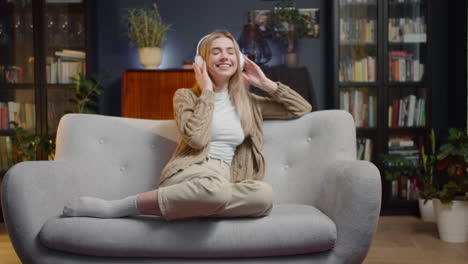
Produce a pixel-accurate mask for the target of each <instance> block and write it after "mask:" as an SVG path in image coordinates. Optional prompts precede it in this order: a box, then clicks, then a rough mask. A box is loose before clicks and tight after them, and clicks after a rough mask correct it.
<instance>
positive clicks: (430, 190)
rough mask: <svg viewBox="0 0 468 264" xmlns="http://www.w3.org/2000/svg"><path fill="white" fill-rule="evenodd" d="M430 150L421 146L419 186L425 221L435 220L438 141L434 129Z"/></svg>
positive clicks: (422, 213)
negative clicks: (427, 150)
mask: <svg viewBox="0 0 468 264" xmlns="http://www.w3.org/2000/svg"><path fill="white" fill-rule="evenodd" d="M429 145H430V151H429V152H426V150H425V147H424V145H423V146H421V167H420V171H419V173H418V174H417V175H418V179H419V183H420V187H419V199H418V200H419V201H418V202H419V212H420V213H421V219H422V220H423V221H428V222H435V215H434V206H433V203H432V199H433V198H434V197H436V194H437V187H436V183H435V177H434V176H435V171H436V170H435V165H436V162H437V153H436V141H435V133H434V129H431V132H430V134H429Z"/></svg>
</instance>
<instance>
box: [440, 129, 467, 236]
mask: <svg viewBox="0 0 468 264" xmlns="http://www.w3.org/2000/svg"><path fill="white" fill-rule="evenodd" d="M437 170H438V171H439V172H444V173H446V174H445V176H447V178H448V179H442V180H445V181H444V183H443V184H442V185H441V186H440V188H439V190H438V191H437V193H436V197H437V198H438V199H434V209H435V210H434V211H435V215H436V219H437V229H438V231H439V235H440V238H441V239H442V240H444V241H447V242H461V243H463V242H467V241H468V225H467V224H466V219H468V196H467V193H468V171H467V170H468V135H467V133H466V131H464V130H458V129H455V128H451V129H450V130H449V136H448V137H447V140H446V142H445V143H444V144H443V145H441V146H440V148H439V151H438V154H437Z"/></svg>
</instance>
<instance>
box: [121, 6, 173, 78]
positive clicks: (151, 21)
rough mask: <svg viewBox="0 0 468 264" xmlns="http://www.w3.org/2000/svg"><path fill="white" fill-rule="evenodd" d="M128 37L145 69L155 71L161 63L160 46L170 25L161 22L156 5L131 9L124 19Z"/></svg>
mask: <svg viewBox="0 0 468 264" xmlns="http://www.w3.org/2000/svg"><path fill="white" fill-rule="evenodd" d="M124 20H125V23H126V25H127V26H128V31H127V33H128V37H129V38H130V39H131V40H132V41H133V42H134V43H135V45H136V46H137V48H138V53H139V56H140V62H141V64H143V65H144V67H145V69H156V68H157V67H158V66H159V64H160V63H161V54H162V45H163V44H164V42H165V40H166V31H167V30H169V28H170V25H166V24H164V23H163V22H162V19H161V16H160V15H159V11H158V8H157V5H156V3H153V8H132V9H129V10H128V13H127V14H126V16H125V17H124Z"/></svg>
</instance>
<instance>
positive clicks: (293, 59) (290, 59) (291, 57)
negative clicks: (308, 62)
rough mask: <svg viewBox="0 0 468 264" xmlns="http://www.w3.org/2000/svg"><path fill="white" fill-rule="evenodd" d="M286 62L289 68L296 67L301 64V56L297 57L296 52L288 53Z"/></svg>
mask: <svg viewBox="0 0 468 264" xmlns="http://www.w3.org/2000/svg"><path fill="white" fill-rule="evenodd" d="M284 62H285V63H286V66H288V67H289V68H295V67H297V65H298V64H299V58H298V57H297V54H296V53H293V52H291V53H287V54H286V57H285V58H284Z"/></svg>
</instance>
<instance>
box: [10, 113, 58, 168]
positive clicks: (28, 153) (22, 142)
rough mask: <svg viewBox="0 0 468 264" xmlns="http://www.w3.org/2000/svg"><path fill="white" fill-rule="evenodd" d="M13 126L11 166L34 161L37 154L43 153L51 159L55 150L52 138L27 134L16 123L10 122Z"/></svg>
mask: <svg viewBox="0 0 468 264" xmlns="http://www.w3.org/2000/svg"><path fill="white" fill-rule="evenodd" d="M10 124H11V125H12V126H13V130H14V136H13V140H12V144H13V164H16V163H19V162H22V161H28V160H36V159H37V153H38V152H40V151H43V152H44V153H46V154H47V155H48V156H49V157H50V158H53V156H54V154H53V152H54V150H55V141H54V140H53V139H52V136H43V137H42V136H38V135H35V134H34V133H28V132H27V131H26V130H25V129H24V128H22V127H21V126H20V125H19V124H18V123H16V122H14V121H10Z"/></svg>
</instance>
